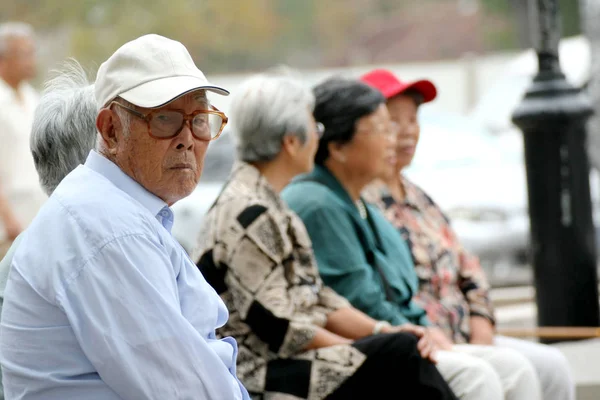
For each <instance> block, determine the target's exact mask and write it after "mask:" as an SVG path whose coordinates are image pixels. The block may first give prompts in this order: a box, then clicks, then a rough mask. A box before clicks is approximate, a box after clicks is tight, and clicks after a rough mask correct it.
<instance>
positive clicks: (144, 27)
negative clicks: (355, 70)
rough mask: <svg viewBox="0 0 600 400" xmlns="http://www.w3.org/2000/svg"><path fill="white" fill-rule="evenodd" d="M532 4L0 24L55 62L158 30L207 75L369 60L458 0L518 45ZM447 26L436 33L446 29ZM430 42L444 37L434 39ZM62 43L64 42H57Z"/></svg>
mask: <svg viewBox="0 0 600 400" xmlns="http://www.w3.org/2000/svg"><path fill="white" fill-rule="evenodd" d="M525 2H526V0H518V1H517V0H511V3H508V2H507V1H506V0H402V1H398V0H328V1H327V2H324V1H317V0H253V1H244V0H203V1H198V0H170V1H169V2H165V1H164V0H76V1H65V0H0V20H8V19H11V20H23V21H26V22H30V23H31V24H33V25H34V26H35V27H36V29H37V30H38V31H39V32H41V34H42V36H43V37H44V39H46V40H45V44H46V45H50V44H51V45H52V46H54V47H53V48H52V50H49V51H53V50H55V51H56V52H57V53H61V54H56V57H57V58H63V57H64V56H67V55H68V56H74V57H76V58H78V59H79V60H80V61H81V62H82V63H83V64H84V65H88V66H91V65H93V63H98V61H99V60H103V59H105V58H106V57H107V56H108V55H110V54H111V53H112V52H113V51H114V50H115V49H116V48H117V47H118V46H119V45H121V44H122V43H123V42H125V41H127V40H131V39H133V38H135V37H137V36H139V35H142V34H145V33H150V32H154V33H159V34H163V35H166V36H169V37H172V38H174V39H178V40H180V41H182V42H184V43H185V44H186V45H187V46H188V48H189V49H190V52H191V53H192V55H193V56H194V58H195V60H196V61H197V62H198V63H199V64H200V65H202V68H203V69H205V70H206V71H207V72H209V73H212V72H219V73H224V72H234V71H249V70H260V69H263V68H265V67H269V66H272V65H274V64H278V63H287V64H290V65H293V66H297V67H318V66H322V65H339V66H341V65H348V64H355V63H360V62H364V61H365V60H366V61H368V60H369V52H370V50H371V47H372V40H371V41H370V39H369V38H378V37H380V36H381V35H379V36H378V34H380V33H382V32H383V30H385V29H388V30H390V27H398V28H399V29H395V30H394V35H397V37H398V39H401V38H402V35H403V30H402V29H403V28H402V27H404V26H405V25H418V26H426V25H427V21H428V20H436V21H437V20H443V18H437V17H439V16H434V15H431V14H430V13H429V14H428V13H427V12H421V13H419V12H416V11H418V10H421V9H422V10H435V9H437V5H440V6H442V5H443V6H444V9H449V8H452V7H448V6H449V5H456V7H457V9H463V10H465V12H471V13H483V14H485V15H484V16H485V17H486V18H487V16H491V17H492V22H493V23H487V21H488V19H485V20H482V21H484V22H482V23H481V24H480V27H479V28H477V29H478V32H477V34H478V35H479V33H480V34H481V35H482V36H483V37H486V38H487V39H488V40H487V42H486V43H487V45H486V49H489V50H494V49H498V48H501V49H504V48H510V47H515V46H516V44H517V42H518V41H517V40H516V39H515V34H514V30H515V28H514V26H513V25H514V23H513V22H512V19H514V14H511V10H514V4H518V3H525ZM563 2H566V3H568V2H569V0H563ZM511 4H512V5H513V7H512V8H511V7H510V5H511ZM469 10H470V11H469ZM565 15H567V14H565ZM569 15H570V14H569ZM447 23H449V24H451V21H450V22H447ZM436 28H437V27H436ZM439 28H440V29H439V30H437V31H440V32H443V28H442V27H439ZM450 29H456V27H454V28H450ZM437 31H436V32H437ZM479 31H481V32H479ZM57 32H60V35H57ZM436 34H439V33H436ZM384 36H385V35H384ZM387 39H390V40H392V41H393V38H389V37H388V38H387ZM387 39H386V40H385V41H384V42H385V43H383V42H380V41H378V40H376V41H377V45H378V50H377V51H378V53H380V54H381V53H383V52H385V49H382V48H381V47H385V46H388V47H389V46H392V43H391V42H390V43H388V41H387ZM441 39H447V38H446V37H444V38H441ZM427 40H432V41H433V42H436V39H435V37H433V36H432V37H431V38H430V37H429V36H428V39H427ZM457 40H459V39H457ZM56 42H58V45H54V43H56ZM414 46H421V47H422V46H423V43H421V44H419V43H416V42H415V43H414ZM439 47H440V46H437V47H435V46H434V47H432V49H434V48H435V51H438V52H439V54H437V53H436V54H430V57H431V58H436V57H438V58H440V57H457V56H460V54H453V53H452V52H453V51H454V50H453V49H454V48H455V47H456V48H457V46H450V47H449V48H448V49H440V48H439ZM459 47H460V46H459ZM462 47H464V46H462ZM390 48H392V47H390ZM63 53H64V54H63ZM409 53H410V52H409ZM394 54H395V53H394V52H391V53H390V57H392V58H391V59H390V60H389V61H390V62H393V61H394V59H393V57H394ZM94 66H95V65H94Z"/></svg>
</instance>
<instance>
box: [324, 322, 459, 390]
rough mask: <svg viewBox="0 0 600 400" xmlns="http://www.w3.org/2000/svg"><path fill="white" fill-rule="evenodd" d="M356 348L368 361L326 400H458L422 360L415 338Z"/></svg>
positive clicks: (387, 337)
mask: <svg viewBox="0 0 600 400" xmlns="http://www.w3.org/2000/svg"><path fill="white" fill-rule="evenodd" d="M353 346H354V347H356V348H357V349H358V350H360V351H361V352H362V353H364V354H365V355H366V356H367V359H366V360H365V362H364V363H363V364H362V365H361V366H360V367H359V368H358V370H357V371H356V372H355V373H354V375H352V376H351V377H350V378H348V379H347V380H346V381H345V382H344V383H343V384H342V385H341V386H340V387H339V388H338V389H337V390H336V391H335V392H333V393H332V394H330V395H329V396H328V397H327V400H353V399H357V400H358V399H368V400H376V399H390V400H395V399H399V400H400V399H427V400H438V399H439V400H442V399H443V400H458V399H457V397H456V396H455V395H454V393H452V390H451V389H450V387H449V386H448V384H447V383H446V381H444V378H442V376H441V375H440V373H439V372H438V370H437V369H436V368H435V365H434V364H432V363H431V362H429V361H427V360H424V359H423V358H422V357H421V355H420V354H419V351H418V349H417V338H416V337H415V336H413V335H411V334H408V333H394V334H382V335H375V336H369V337H367V338H364V339H360V340H357V341H356V342H355V343H354V344H353Z"/></svg>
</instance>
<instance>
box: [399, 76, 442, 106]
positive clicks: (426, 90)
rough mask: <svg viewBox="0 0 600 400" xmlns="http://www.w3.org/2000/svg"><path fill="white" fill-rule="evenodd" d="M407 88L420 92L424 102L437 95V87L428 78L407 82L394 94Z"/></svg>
mask: <svg viewBox="0 0 600 400" xmlns="http://www.w3.org/2000/svg"><path fill="white" fill-rule="evenodd" d="M409 89H413V90H416V91H417V92H419V93H421V94H422V95H423V102H424V103H427V102H430V101H431V100H433V99H435V98H436V97H437V89H436V87H435V85H434V84H433V83H432V82H431V81H428V80H420V81H416V82H412V83H409V84H408V85H406V86H404V88H403V89H402V90H401V91H398V93H396V95H398V94H401V93H402V92H405V91H407V90H409Z"/></svg>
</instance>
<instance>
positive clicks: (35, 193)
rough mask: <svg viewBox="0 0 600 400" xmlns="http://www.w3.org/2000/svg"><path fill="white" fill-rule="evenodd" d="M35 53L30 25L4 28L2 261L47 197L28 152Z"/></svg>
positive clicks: (0, 44) (0, 78) (0, 46)
mask: <svg viewBox="0 0 600 400" xmlns="http://www.w3.org/2000/svg"><path fill="white" fill-rule="evenodd" d="M35 53H36V50H35V39H34V32H33V29H32V28H31V26H29V25H27V24H24V23H20V22H6V23H3V24H0V143H2V145H1V146H0V257H2V256H3V255H4V251H5V250H3V249H6V248H7V247H8V244H10V242H12V241H13V240H14V239H15V238H16V237H17V235H19V233H21V231H22V230H23V229H24V228H25V227H26V226H27V225H28V224H29V223H30V222H31V220H32V219H33V217H34V216H35V214H36V213H37V211H38V210H39V208H40V206H41V205H42V204H43V203H44V201H45V200H46V197H47V196H46V195H45V194H44V192H43V191H42V189H41V188H40V185H39V182H38V176H37V173H36V170H35V167H34V164H33V160H32V158H31V151H30V150H29V138H30V133H31V124H32V121H33V113H34V110H35V107H36V105H37V93H36V92H35V90H34V89H33V88H32V87H31V85H30V84H29V83H28V81H29V80H30V79H32V78H33V77H34V76H35V73H36V56H35Z"/></svg>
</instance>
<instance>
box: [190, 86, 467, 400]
mask: <svg viewBox="0 0 600 400" xmlns="http://www.w3.org/2000/svg"><path fill="white" fill-rule="evenodd" d="M313 104H314V97H313V95H312V93H311V92H310V90H308V89H306V88H304V87H303V86H302V85H300V84H299V83H298V82H296V81H295V80H293V79H291V78H289V77H286V76H279V75H259V76H256V77H254V78H251V79H250V80H248V81H246V82H245V83H244V84H243V85H242V86H241V87H240V88H239V89H238V91H237V93H236V95H235V96H234V98H233V99H232V103H231V121H232V123H233V133H234V134H235V135H236V137H237V140H238V155H239V158H240V159H241V161H240V162H238V163H237V164H236V165H235V166H234V167H233V171H232V173H231V176H230V178H229V181H228V182H227V183H226V185H225V187H224V188H223V191H222V193H221V194H220V195H219V197H218V199H217V200H216V202H215V204H214V205H213V207H212V208H211V209H210V211H209V212H208V213H207V215H206V216H205V219H204V221H203V226H202V229H201V233H200V242H199V245H198V248H197V250H196V251H195V252H194V254H196V256H194V259H195V260H198V262H197V265H198V268H199V269H200V270H201V271H202V273H203V275H204V276H205V278H206V279H207V281H208V282H209V283H210V284H211V285H212V286H213V287H214V288H215V290H216V291H217V292H218V293H219V294H220V295H221V297H222V299H223V300H224V302H225V303H226V305H227V308H228V309H229V311H230V318H229V320H228V322H227V324H226V325H225V326H224V327H223V328H222V329H220V331H219V334H220V335H222V336H229V335H232V336H234V337H235V338H236V339H237V341H238V343H239V353H238V364H237V373H238V376H239V378H240V379H241V381H242V382H243V383H244V385H245V387H246V388H247V389H248V391H249V392H250V394H251V395H252V396H253V397H254V398H260V399H263V398H269V399H311V400H319V399H328V400H334V399H365V398H368V397H369V396H375V397H383V396H385V397H386V398H389V396H390V393H398V394H397V397H398V398H401V397H403V396H404V395H407V394H409V393H410V396H411V397H412V396H414V397H415V398H426V399H455V398H456V397H455V396H454V394H453V393H452V391H451V390H450V388H449V387H448V385H447V384H446V382H445V381H444V379H443V378H442V377H441V375H440V374H439V372H438V371H437V369H436V368H435V365H434V364H433V363H432V362H431V361H430V360H429V359H428V358H433V354H432V353H431V348H430V344H429V342H428V339H427V338H421V339H420V340H419V339H418V338H417V336H416V335H422V333H423V330H422V329H420V328H418V327H414V326H412V327H411V325H408V324H407V325H406V326H400V327H392V326H388V325H386V324H382V323H381V322H378V321H376V320H374V319H372V318H370V317H368V316H366V315H365V314H363V313H361V312H360V311H358V310H356V309H355V308H353V307H351V306H350V304H349V303H348V302H347V301H346V300H345V299H344V298H343V297H341V296H338V295H337V294H336V293H335V292H334V291H333V290H331V289H329V288H327V287H325V286H324V285H323V283H322V281H321V279H320V277H319V274H318V271H317V267H316V264H315V260H314V257H313V253H312V248H311V242H310V240H309V238H308V234H307V233H306V230H305V229H304V226H303V225H302V222H301V221H300V220H299V219H298V217H297V216H296V215H294V213H293V212H292V211H291V210H290V209H289V208H288V207H287V206H286V205H285V203H284V202H283V201H282V200H281V199H280V197H279V192H280V191H281V190H282V189H283V187H284V186H285V185H286V184H287V183H288V182H289V181H290V180H291V179H292V178H293V177H294V176H296V175H298V174H300V173H303V172H307V171H310V170H311V169H312V167H313V158H314V154H315V151H316V149H317V143H318V136H319V135H320V134H321V133H322V126H320V125H318V124H316V123H315V121H314V119H313V117H312V114H311V111H312V107H313ZM415 328H417V329H415ZM405 332H409V333H405ZM415 334H416V335H415ZM464 375H465V379H468V378H470V376H467V375H468V374H467V373H465V374H464Z"/></svg>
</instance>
